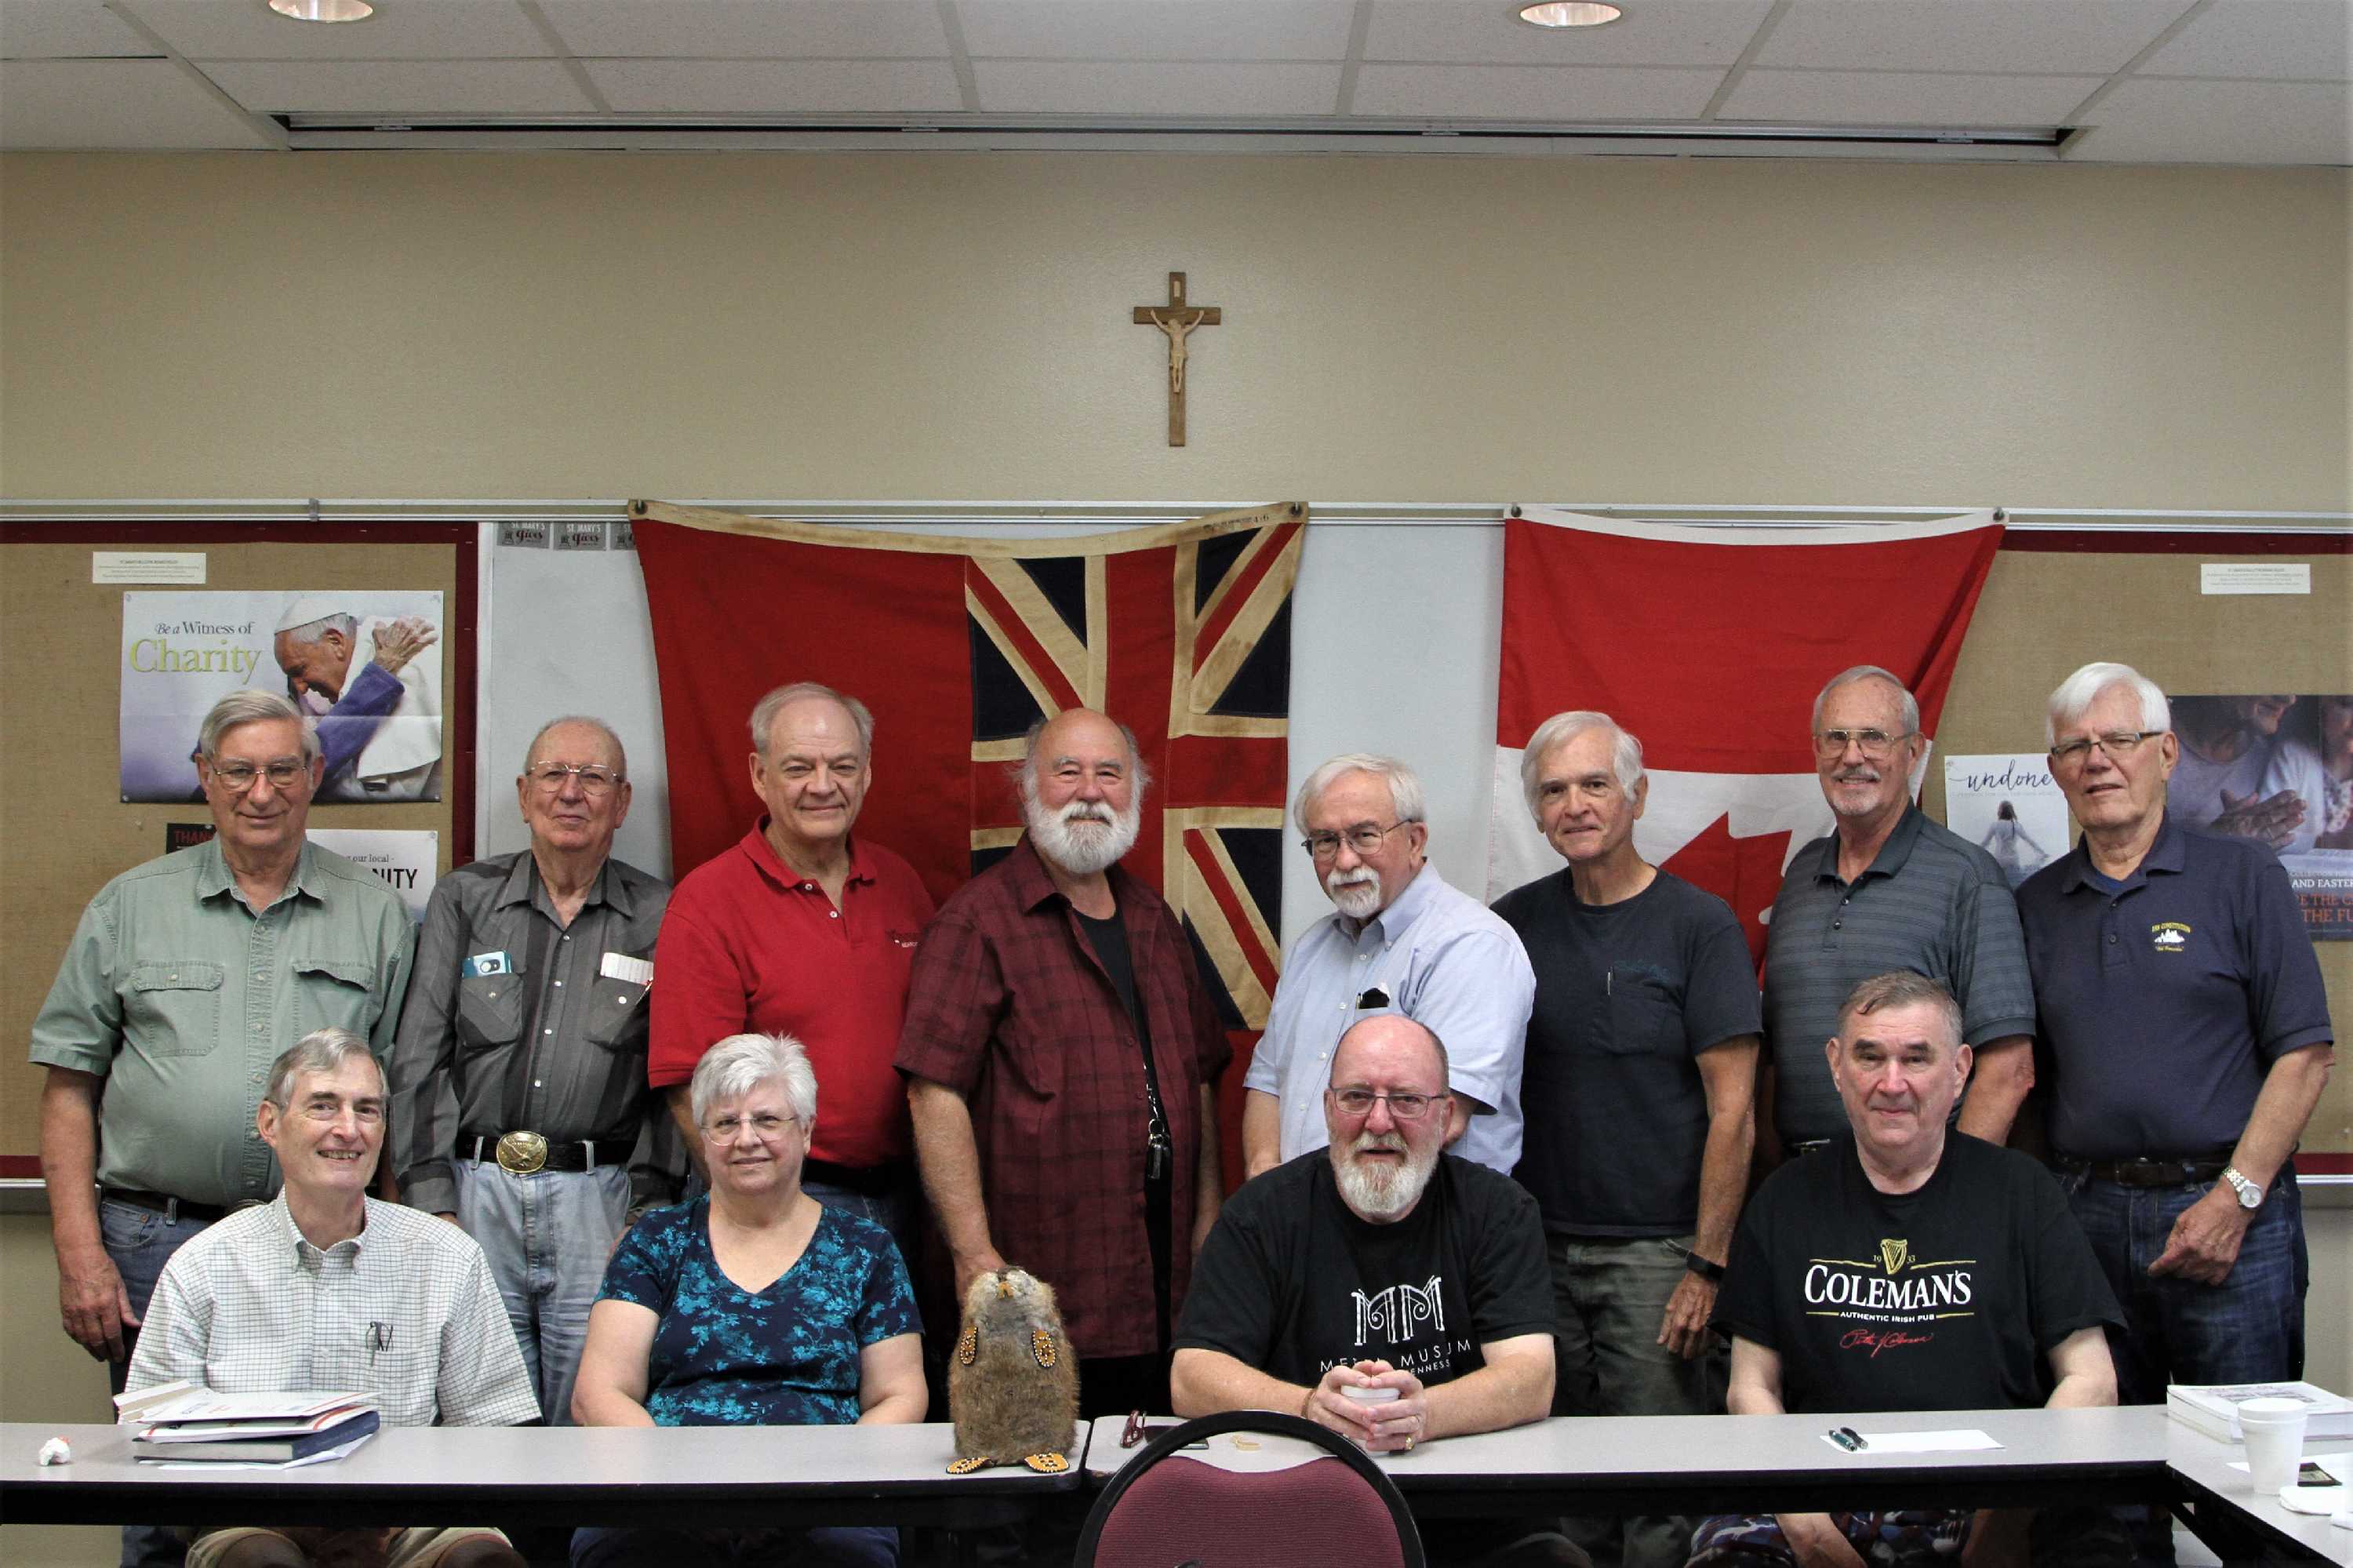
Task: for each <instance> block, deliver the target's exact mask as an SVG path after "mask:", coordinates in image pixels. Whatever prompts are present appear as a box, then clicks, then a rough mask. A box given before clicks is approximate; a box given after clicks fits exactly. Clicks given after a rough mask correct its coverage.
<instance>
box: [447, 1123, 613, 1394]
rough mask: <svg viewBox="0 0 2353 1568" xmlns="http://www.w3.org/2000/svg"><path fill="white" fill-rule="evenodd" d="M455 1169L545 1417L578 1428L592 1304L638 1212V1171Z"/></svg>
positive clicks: (466, 1222) (465, 1215)
mask: <svg viewBox="0 0 2353 1568" xmlns="http://www.w3.org/2000/svg"><path fill="white" fill-rule="evenodd" d="M452 1169H453V1170H454V1171H455V1173H456V1175H457V1178H458V1223H459V1224H460V1225H462V1226H464V1227H465V1231H466V1234H468V1235H470V1236H471V1237H473V1238H474V1240H475V1241H476V1242H478V1243H480V1245H481V1248H482V1255H484V1256H485V1257H487V1258H489V1259H490V1264H491V1278H492V1279H494V1280H496V1281H497V1282H498V1287H499V1298H500V1299H501V1301H503V1302H505V1303H506V1308H507V1321H508V1323H509V1324H511V1325H512V1327H513V1329H514V1337H515V1344H516V1345H517V1346H518V1347H520V1348H521V1349H522V1364H523V1365H524V1366H525V1367H527V1368H529V1369H530V1371H531V1378H532V1387H533V1389H534V1390H535V1391H536V1392H537V1393H538V1395H539V1413H540V1418H541V1419H542V1420H543V1421H545V1422H546V1423H547V1425H550V1426H568V1425H571V1424H572V1385H573V1383H574V1382H575V1380H576V1379H577V1378H578V1377H579V1375H580V1348H581V1346H582V1345H584V1344H586V1342H587V1339H588V1308H589V1307H590V1306H591V1305H593V1304H594V1303H595V1301H596V1288H597V1287H598V1286H600V1285H602V1284H604V1282H605V1264H606V1262H607V1259H609V1258H610V1257H611V1256H612V1255H613V1242H614V1239H615V1238H616V1237H617V1236H618V1235H619V1234H621V1222H622V1220H623V1219H624V1218H625V1217H626V1216H627V1215H628V1212H629V1173H628V1171H627V1170H625V1169H624V1168H622V1167H620V1166H617V1165H608V1166H605V1167H602V1168H601V1169H598V1170H595V1171H538V1172H535V1173H534V1174H533V1175H529V1176H517V1175H515V1174H514V1173H513V1172H512V1171H507V1170H504V1169H502V1168H501V1167H500V1166H498V1165H496V1164H491V1163H485V1162H482V1161H479V1160H458V1161H457V1162H456V1163H455V1164H454V1166H453V1167H452Z"/></svg>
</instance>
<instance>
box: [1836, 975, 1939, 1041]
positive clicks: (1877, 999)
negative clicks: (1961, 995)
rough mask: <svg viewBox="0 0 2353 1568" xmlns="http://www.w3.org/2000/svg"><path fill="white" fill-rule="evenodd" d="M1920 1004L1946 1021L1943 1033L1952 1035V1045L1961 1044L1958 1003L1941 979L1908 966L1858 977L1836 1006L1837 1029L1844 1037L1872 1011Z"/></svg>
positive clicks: (1883, 1010) (1918, 1005)
mask: <svg viewBox="0 0 2353 1568" xmlns="http://www.w3.org/2000/svg"><path fill="white" fill-rule="evenodd" d="M1923 1006H1926V1007H1933V1008H1935V1009H1936V1015H1937V1016H1938V1017H1940V1018H1942V1019H1943V1020H1944V1021H1945V1033H1947V1035H1949V1036H1950V1037H1951V1044H1954V1045H1956V1046H1957V1045H1958V1044H1960V1043H1961V1004H1960V1003H1959V1002H1957V1001H1954V1000H1953V993H1952V992H1951V991H1949V990H1947V988H1946V985H1945V982H1944V981H1942V980H1931V979H1930V978H1929V977H1928V976H1926V975H1924V974H1916V973H1915V972H1914V971H1912V970H1910V969H1890V970H1889V971H1888V972H1887V973H1885V974H1883V975H1873V976H1872V977H1871V978H1870V979H1869V980H1858V981H1857V982H1856V983H1855V988H1854V989H1853V990H1852V991H1849V992H1847V993H1846V1001H1843V1002H1841V1003H1840V1005H1839V1015H1838V1032H1839V1034H1840V1035H1841V1037H1844V1035H1845V1033H1846V1028H1847V1024H1848V1023H1849V1022H1851V1021H1852V1020H1854V1019H1857V1018H1864V1017H1868V1016H1869V1015H1871V1014H1872V1013H1874V1012H1886V1011H1888V1010H1889V1009H1891V1008H1899V1007H1923Z"/></svg>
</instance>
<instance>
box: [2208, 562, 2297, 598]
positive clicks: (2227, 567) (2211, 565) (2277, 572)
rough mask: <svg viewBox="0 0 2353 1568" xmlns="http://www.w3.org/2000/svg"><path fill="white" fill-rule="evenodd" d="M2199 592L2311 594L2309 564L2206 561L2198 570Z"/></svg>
mask: <svg viewBox="0 0 2353 1568" xmlns="http://www.w3.org/2000/svg"><path fill="white" fill-rule="evenodd" d="M2198 591H2199V592H2200V593H2310V592H2311V591H2312V563H2311V562H2309V561H2207V562H2205V563H2203V564H2201V565H2200V567H2199V568H2198Z"/></svg>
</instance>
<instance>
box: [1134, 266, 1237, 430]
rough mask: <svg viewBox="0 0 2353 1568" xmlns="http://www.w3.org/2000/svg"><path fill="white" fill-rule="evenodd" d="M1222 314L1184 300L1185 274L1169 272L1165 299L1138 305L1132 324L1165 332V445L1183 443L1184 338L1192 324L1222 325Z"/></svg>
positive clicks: (1189, 331) (1205, 306)
mask: <svg viewBox="0 0 2353 1568" xmlns="http://www.w3.org/2000/svg"><path fill="white" fill-rule="evenodd" d="M1224 315H1225V313H1224V312H1222V311H1220V310H1219V308H1218V307H1217V306H1215V305H1188V304H1187V303H1186V302H1185V274H1184V273H1182V272H1171V273H1169V274H1168V302H1167V303H1166V304H1165V305H1138V306H1136V307H1135V324H1136V325H1138V326H1155V327H1158V328H1159V329H1160V330H1161V331H1162V332H1165V333H1166V334H1168V444H1169V445H1170V446H1172V447H1181V446H1183V445H1184V444H1185V359H1186V352H1185V339H1186V337H1187V334H1190V333H1191V332H1192V331H1193V329H1194V328H1195V327H1205V326H1218V325H1220V324H1222V322H1223V320H1224Z"/></svg>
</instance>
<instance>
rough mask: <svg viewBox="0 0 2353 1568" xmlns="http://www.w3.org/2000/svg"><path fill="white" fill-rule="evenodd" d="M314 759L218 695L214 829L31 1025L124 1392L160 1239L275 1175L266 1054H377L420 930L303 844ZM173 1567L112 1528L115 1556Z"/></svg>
mask: <svg viewBox="0 0 2353 1568" xmlns="http://www.w3.org/2000/svg"><path fill="white" fill-rule="evenodd" d="M320 767H321V764H320V758H319V748H318V743H317V741H316V740H315V739H313V738H312V737H311V736H310V735H309V734H307V733H306V732H305V730H304V728H303V725H302V717H301V714H299V713H297V712H296V711H295V708H294V705H293V704H291V703H290V702H288V701H287V700H286V699H285V698H284V697H282V696H280V695H278V694H275V693H270V692H257V691H245V692H232V693H230V694H228V695H227V696H226V697H223V698H222V699H221V700H220V701H219V702H217V703H216V704H215V705H213V708H212V711H211V712H210V713H207V714H206V715H205V719H204V724H203V726H201V728H200V730H199V731H198V740H197V758H196V775H197V777H198V779H200V780H202V782H203V785H204V791H205V802H206V805H208V806H209V807H210V808H211V809H212V814H213V822H214V826H215V828H216V836H215V838H214V839H213V840H212V842H208V843H204V844H199V845H197V846H196V847H195V848H194V849H185V850H181V851H179V852H178V853H174V854H167V855H165V856H164V857H163V858H162V859H160V860H152V861H149V862H148V863H145V864H144V865H140V866H134V867H133V868H132V869H131V870H129V871H127V872H124V873H123V874H121V875H120V876H118V877H116V878H115V879H114V880H113V881H111V882H110V883H108V884H107V885H105V887H103V888H101V889H100V891H99V894H98V896H97V897H95V898H93V899H91V900H90V906H89V907H88V908H87V909H85V910H84V911H83V912H82V916H81V921H80V924H79V925H78V926H77V927H75V928H74V934H73V939H72V941H71V942H70V943H69V944H68V945H67V948H66V954H65V960H64V962H63V963H61V964H60V965H58V978H57V982H56V983H55V984H54V985H53V986H51V987H50V990H49V995H48V1000H47V1001H45V1002H43V1003H42V1005H41V1011H40V1013H39V1015H38V1016H37V1017H36V1018H35V1019H34V1021H33V1048H32V1059H33V1060H34V1061H35V1062H37V1063H38V1064H40V1065H44V1066H46V1067H47V1068H48V1082H47V1085H46V1086H44V1088H43V1089H42V1091H41V1175H42V1177H43V1178H44V1179H45V1180H46V1181H47V1184H48V1195H49V1226H50V1235H51V1240H52V1241H53V1242H54V1244H55V1245H56V1247H57V1255H58V1303H59V1307H60V1308H61V1310H62V1315H63V1317H64V1320H65V1330H66V1332H67V1333H69V1334H70V1335H72V1336H73V1338H74V1340H76V1341H77V1342H78V1343H79V1344H80V1345H81V1346H82V1348H83V1349H85V1350H87V1351H90V1354H91V1355H93V1356H97V1357H99V1358H100V1359H102V1360H105V1361H108V1362H110V1363H111V1377H112V1380H113V1383H114V1386H115V1388H116V1389H117V1390H118V1391H119V1390H120V1389H121V1387H122V1374H123V1370H124V1368H125V1366H126V1365H127V1363H128V1362H129V1361H130V1356H131V1348H132V1342H133V1340H134V1339H135V1335H136V1330H137V1329H138V1326H139V1319H140V1318H141V1317H142V1315H143V1314H144V1313H145V1311H146V1309H147V1298H148V1296H149V1294H150V1293H151V1292H152V1291H153V1289H154V1287H155V1279H156V1277H157V1276H158V1275H160V1274H161V1273H162V1272H163V1269H164V1263H165V1261H166V1260H167V1259H169V1258H170V1256H171V1255H172V1253H173V1252H174V1250H176V1249H177V1248H178V1247H179V1245H181V1244H182V1243H184V1242H185V1241H186V1240H187V1239H188V1238H189V1237H191V1236H193V1235H195V1234H196V1233H197V1232H198V1231H200V1230H202V1229H203V1228H204V1227H205V1225H206V1224H209V1223H211V1222H212V1221H214V1220H216V1219H218V1218H219V1217H220V1216H221V1215H222V1214H224V1213H227V1211H228V1210H229V1209H230V1208H232V1207H234V1206H236V1205H237V1204H239V1203H243V1202H259V1201H260V1200H262V1199H266V1198H268V1197H269V1195H270V1194H271V1193H272V1192H275V1191H276V1190H277V1188H278V1168H277V1166H276V1164H275V1162H274V1161H273V1160H272V1158H271V1155H270V1150H269V1145H268V1144H266V1143H264V1142H263V1141H262V1140H261V1138H260V1135H259V1133H258V1132H257V1131H256V1129H255V1125H254V1114H255V1112H256V1110H257V1109H258V1108H259V1105H260V1103H261V1096H262V1089H263V1086H264V1083H265V1080H266V1078H267V1076H268V1075H269V1065H270V1063H271V1062H273V1061H274V1060H276V1059H277V1056H278V1054H279V1053H280V1052H281V1051H283V1050H285V1049H286V1048H287V1047H288V1046H289V1045H291V1044H293V1043H294V1042H295V1041H296V1040H298V1039H300V1038H301V1036H302V1035H304V1034H306V1033H310V1032H311V1031H312V1030H314V1029H321V1028H327V1027H336V1028H343V1029H349V1030H350V1031H352V1032H353V1033H355V1034H358V1035H360V1036H361V1037H363V1038H364V1039H365V1040H367V1041H368V1043H369V1045H370V1048H371V1049H372V1050H374V1051H375V1052H376V1053H377V1054H379V1055H380V1054H384V1053H385V1052H388V1051H389V1050H390V1049H391V1048H392V1034H393V1022H394V1020H395V1019H396V1017H397V1016H398V1013H399V1011H400V999H401V993H402V991H404V990H406V987H407V984H408V962H409V958H410V954H411V950H412V948H413V946H414V944H415V942H416V927H415V926H414V925H412V924H411V923H410V921H409V918H408V914H407V911H406V910H405V909H403V908H402V907H401V906H400V900H399V898H398V897H397V896H396V895H395V894H394V893H393V892H392V890H391V889H390V888H388V887H386V886H385V885H384V883H382V882H381V881H379V880H378V879H377V878H375V877H374V876H372V875H370V874H368V873H367V872H365V871H364V870H362V869H361V868H360V867H358V866H356V865H353V863H351V862H349V861H347V860H345V859H343V857H342V856H341V855H337V854H332V853H329V852H327V851H325V850H322V849H320V848H318V847H316V846H315V845H312V844H310V843H308V842H306V841H305V840H304V838H303V836H302V835H303V830H304V828H305V826H306V825H307V824H308V822H309V820H310V810H311V795H312V793H313V792H314V791H315V790H316V789H318V787H319V774H320ZM101 1097H103V1101H104V1115H103V1117H102V1118H101V1116H100V1099H101ZM171 1560H172V1558H171V1554H170V1553H169V1552H167V1551H164V1550H163V1549H161V1548H159V1547H156V1546H153V1545H142V1544H139V1543H137V1542H127V1543H126V1549H125V1553H124V1561H125V1562H127V1563H128V1562H141V1561H171Z"/></svg>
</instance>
